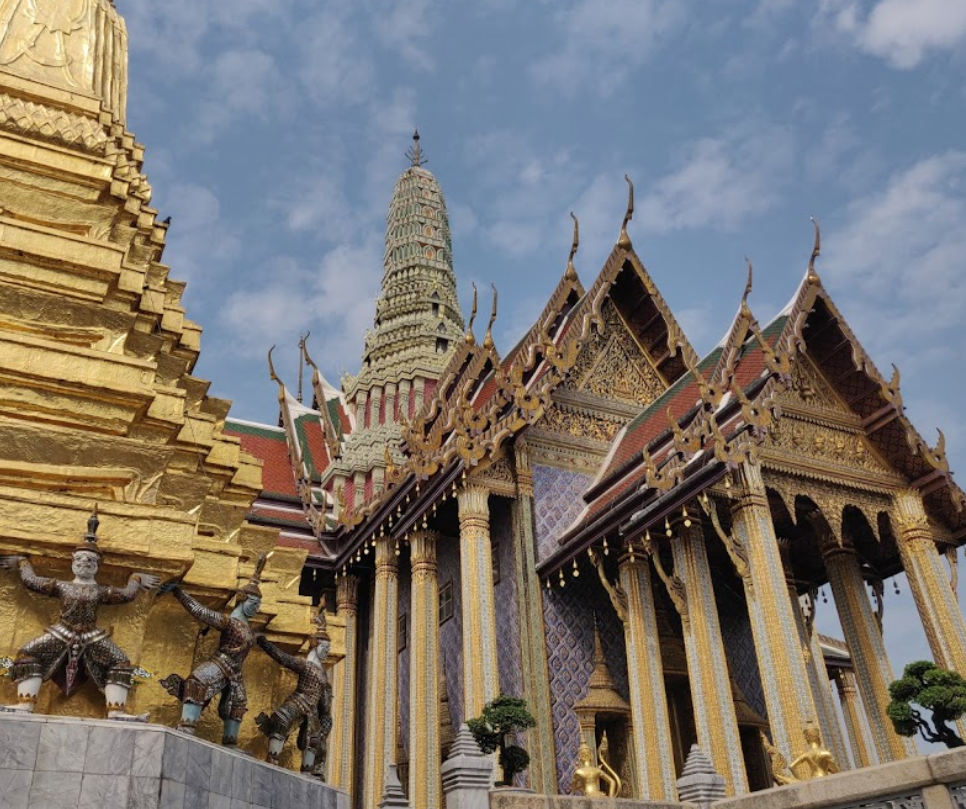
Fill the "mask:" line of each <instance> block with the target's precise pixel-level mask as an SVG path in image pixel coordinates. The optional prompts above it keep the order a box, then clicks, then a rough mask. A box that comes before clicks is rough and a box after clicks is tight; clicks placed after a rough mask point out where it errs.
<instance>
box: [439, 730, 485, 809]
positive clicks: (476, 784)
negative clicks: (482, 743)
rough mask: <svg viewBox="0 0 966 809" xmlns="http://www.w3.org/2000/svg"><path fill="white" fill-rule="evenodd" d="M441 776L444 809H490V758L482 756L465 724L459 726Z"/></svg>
mask: <svg viewBox="0 0 966 809" xmlns="http://www.w3.org/2000/svg"><path fill="white" fill-rule="evenodd" d="M441 773H442V776H443V794H444V795H445V796H446V809H489V806H490V785H491V784H492V783H493V759H492V758H491V757H490V756H485V755H483V753H482V752H481V751H480V747H479V745H478V744H477V743H476V739H474V738H473V734H472V733H470V729H469V727H467V726H466V724H463V725H461V726H460V732H459V733H458V734H457V735H456V741H454V742H453V747H452V750H451V751H450V756H449V758H448V759H446V761H445V762H443V767H442V770H441Z"/></svg>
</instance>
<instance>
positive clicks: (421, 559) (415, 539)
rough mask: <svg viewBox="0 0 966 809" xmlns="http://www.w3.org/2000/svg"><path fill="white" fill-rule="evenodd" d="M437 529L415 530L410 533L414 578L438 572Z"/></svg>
mask: <svg viewBox="0 0 966 809" xmlns="http://www.w3.org/2000/svg"><path fill="white" fill-rule="evenodd" d="M438 541H439V534H438V533H437V532H436V531H414V532H413V533H411V534H410V535H409V548H410V556H409V559H410V564H411V565H412V571H413V578H416V577H417V576H419V575H424V574H433V575H435V573H436V543H437V542H438Z"/></svg>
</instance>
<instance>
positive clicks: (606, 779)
mask: <svg viewBox="0 0 966 809" xmlns="http://www.w3.org/2000/svg"><path fill="white" fill-rule="evenodd" d="M597 755H598V757H599V759H600V764H601V766H600V767H598V766H596V765H595V764H594V754H593V751H592V750H591V749H590V747H588V746H587V744H586V742H582V743H581V745H580V749H579V750H577V769H576V770H574V782H573V786H572V787H571V792H573V793H575V794H576V793H578V792H580V793H582V794H583V795H584V796H585V797H588V798H604V797H606V798H614V797H617V795H618V793H620V791H621V779H620V778H619V777H618V775H617V773H616V772H614V770H613V769H611V766H610V765H609V764H608V763H607V734H606V733H605V734H604V738H603V739H601V742H600V747H599V748H598V750H597ZM601 782H603V784H606V787H607V789H606V792H605V791H604V789H602V784H601Z"/></svg>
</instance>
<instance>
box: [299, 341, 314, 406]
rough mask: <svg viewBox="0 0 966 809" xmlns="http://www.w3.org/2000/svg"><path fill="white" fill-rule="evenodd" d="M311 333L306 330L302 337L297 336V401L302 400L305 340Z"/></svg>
mask: <svg viewBox="0 0 966 809" xmlns="http://www.w3.org/2000/svg"><path fill="white" fill-rule="evenodd" d="M311 334H312V332H310V331H307V332H305V335H304V336H303V337H301V338H299V392H298V400H299V402H301V401H302V370H303V368H304V367H305V341H306V340H308V339H309V337H310V336H311Z"/></svg>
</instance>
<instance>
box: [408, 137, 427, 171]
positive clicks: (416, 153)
mask: <svg viewBox="0 0 966 809" xmlns="http://www.w3.org/2000/svg"><path fill="white" fill-rule="evenodd" d="M406 157H408V158H409V159H410V161H412V165H413V168H419V167H420V166H425V165H426V162H427V161H426V158H425V157H423V150H422V149H421V148H420V146H419V130H418V129H417V130H416V131H415V132H413V145H412V146H410V147H409V150H408V151H407V152H406Z"/></svg>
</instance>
